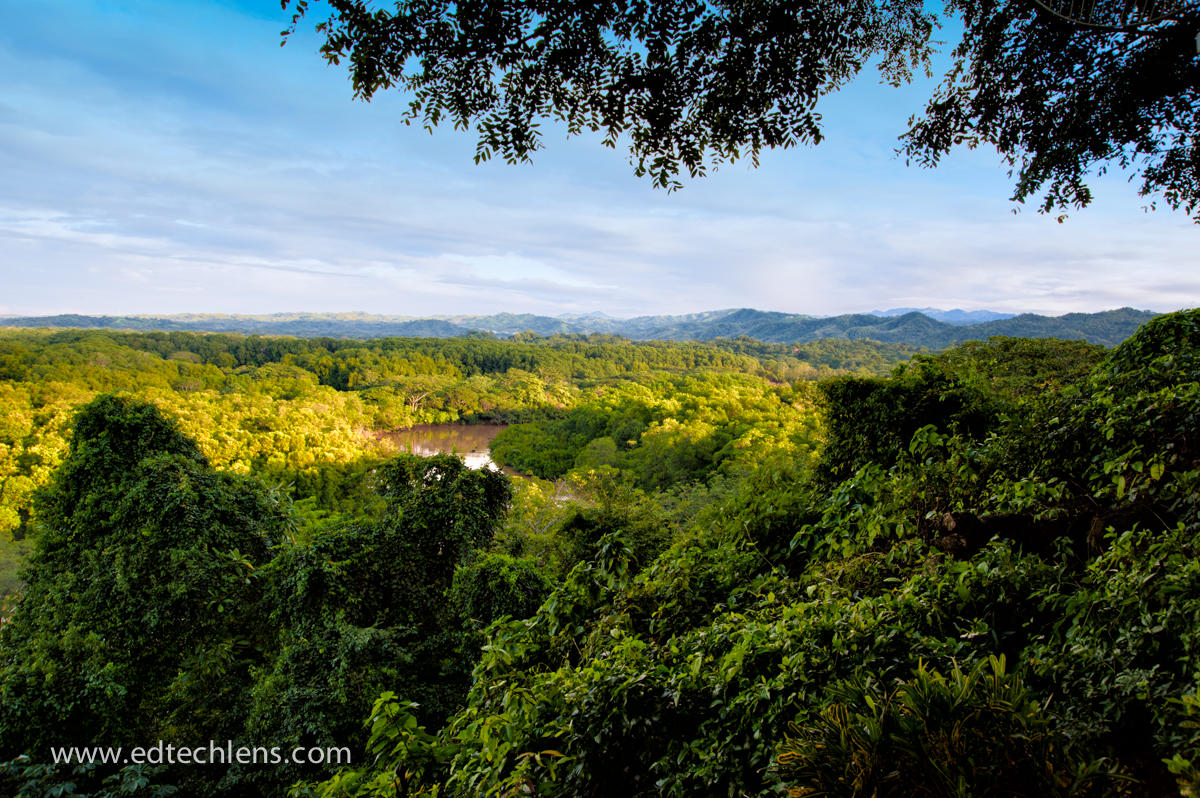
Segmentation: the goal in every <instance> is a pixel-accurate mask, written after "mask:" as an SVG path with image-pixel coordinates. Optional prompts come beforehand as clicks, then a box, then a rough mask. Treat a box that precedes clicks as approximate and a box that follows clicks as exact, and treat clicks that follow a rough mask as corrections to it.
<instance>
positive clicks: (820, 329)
mask: <svg viewBox="0 0 1200 798" xmlns="http://www.w3.org/2000/svg"><path fill="white" fill-rule="evenodd" d="M1155 315H1157V314H1156V313H1154V312H1152V311H1148V310H1134V309H1133V308H1120V309H1118V310H1106V311H1102V312H1099V313H1068V314H1066V315H1064V316H1039V315H1036V314H1032V313H1024V314H1020V315H1015V316H1011V315H1007V314H1002V313H997V312H994V311H986V310H984V311H962V310H950V311H944V310H938V309H935V308H924V309H922V310H920V311H918V310H913V309H910V308H897V309H893V310H887V311H873V312H872V313H851V314H844V315H841V316H807V315H802V314H794V313H779V312H771V311H762V310H752V309H749V308H739V309H727V310H712V311H705V312H703V313H692V314H687V315H681V316H638V317H635V318H631V319H617V318H613V317H610V316H607V315H605V314H603V313H587V314H563V315H560V316H537V315H532V314H527V313H521V314H514V313H497V314H494V315H490V316H433V317H426V318H414V317H411V316H379V315H371V314H366V313H274V314H269V315H256V316H237V315H222V314H177V315H170V316H82V315H74V314H66V315H57V316H25V317H17V316H6V317H0V324H3V325H6V326H14V327H74V328H106V329H129V330H158V331H172V330H185V331H190V332H238V333H245V334H259V335H295V336H300V337H316V336H330V337H339V338H381V337H389V336H404V337H430V338H451V337H456V336H464V335H480V334H492V335H496V336H501V337H507V336H511V335H515V334H517V333H521V332H526V331H532V332H534V333H537V334H538V335H555V334H560V333H561V334H588V333H607V334H611V335H619V336H623V337H625V338H630V339H633V340H676V341H687V340H694V341H708V340H712V339H714V338H738V337H740V336H748V337H750V338H755V339H757V340H760V341H766V342H770V343H792V342H797V343H800V342H805V341H814V340H819V339H822V338H870V339H874V340H876V341H883V342H885V343H907V344H914V345H917V346H926V347H930V348H935V349H936V348H941V347H945V346H950V345H951V344H954V343H957V342H959V341H969V340H984V339H987V338H990V337H992V336H996V335H1005V336H1026V337H1033V338H1067V339H1085V340H1088V341H1091V342H1093V343H1098V344H1104V345H1106V346H1113V345H1115V344H1117V343H1119V342H1121V341H1123V340H1124V339H1125V338H1127V337H1129V335H1131V334H1132V333H1133V331H1134V330H1135V329H1137V327H1138V326H1139V325H1141V324H1143V323H1144V322H1146V321H1148V320H1149V319H1151V318H1153V317H1154V316H1155Z"/></svg>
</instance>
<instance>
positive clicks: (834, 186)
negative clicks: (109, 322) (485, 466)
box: [0, 0, 1200, 315]
mask: <svg viewBox="0 0 1200 798" xmlns="http://www.w3.org/2000/svg"><path fill="white" fill-rule="evenodd" d="M11 11H12V13H11V19H9V20H8V21H7V22H8V24H7V26H6V32H3V33H0V71H3V73H4V74H5V75H6V76H7V75H13V76H18V77H14V79H12V80H7V79H6V81H5V83H4V84H3V85H0V173H2V174H4V175H5V179H4V180H3V181H0V253H3V254H0V280H2V288H3V291H2V293H3V301H4V303H5V306H6V307H7V309H8V312H17V313H48V312H57V311H75V312H93V313H102V312H122V313H128V312H178V311H188V310H192V311H224V312H270V311H281V310H366V311H371V312H383V313H401V314H433V313H460V312H495V311H500V310H511V311H517V312H520V311H534V312H561V311H564V310H571V311H589V310H603V311H606V312H609V313H612V314H615V315H625V314H636V313H658V312H671V313H683V312H692V311H697V310H702V309H708V308H715V307H732V306H752V307H760V308H764V309H772V310H785V311H791V312H806V313H813V314H820V313H838V312H846V311H852V310H866V309H869V308H875V307H880V308H882V307H892V306H905V305H916V306H927V305H934V306H943V307H963V308H980V307H991V308H995V309H1007V310H1035V311H1042V312H1054V313H1061V312H1066V311H1071V310H1097V309H1101V308H1106V307H1113V306H1117V305H1135V306H1139V307H1153V308H1156V309H1170V308H1174V307H1181V306H1184V305H1197V304H1200V280H1197V279H1196V278H1194V277H1193V274H1194V273H1195V272H1196V271H1197V270H1196V266H1197V258H1196V256H1195V254H1194V252H1195V247H1194V245H1193V243H1192V242H1193V241H1194V240H1195V237H1196V228H1195V226H1194V225H1191V224H1190V223H1189V222H1188V221H1187V220H1186V219H1184V218H1182V217H1181V216H1179V215H1171V214H1168V213H1161V214H1157V215H1155V214H1152V215H1143V214H1141V213H1140V212H1139V211H1138V210H1137V208H1138V202H1137V200H1136V199H1134V198H1132V197H1130V196H1128V194H1129V191H1130V189H1129V187H1128V185H1126V184H1125V183H1124V181H1122V180H1120V179H1115V180H1106V181H1102V183H1101V185H1100V190H1099V192H1098V195H1099V196H1100V198H1101V199H1100V200H1099V201H1098V203H1097V207H1096V208H1095V209H1090V210H1088V211H1084V212H1080V213H1078V214H1075V215H1074V216H1073V218H1072V219H1071V220H1070V221H1069V222H1068V223H1067V224H1065V225H1058V224H1055V223H1054V222H1053V220H1051V219H1049V218H1047V217H1044V216H1039V215H1037V214H1036V213H1030V212H1025V213H1022V214H1019V215H1016V216H1014V215H1012V214H1010V213H1009V212H1008V210H1009V208H1008V205H1007V203H1006V201H1005V199H1004V198H1005V197H1006V196H1007V194H1008V192H1009V186H1008V183H1007V178H1006V177H1005V176H1004V174H1003V173H1002V172H1001V171H1000V170H998V169H997V168H996V163H995V160H996V159H995V158H994V156H988V155H986V154H985V153H979V152H976V153H965V154H963V155H962V156H961V157H955V158H951V159H950V163H949V164H947V166H945V167H943V168H942V169H939V170H935V171H920V170H915V169H907V168H905V167H904V165H903V164H901V163H899V162H898V161H896V160H895V159H894V158H892V157H891V152H890V142H891V140H892V137H894V135H895V134H896V132H898V131H897V127H898V125H897V123H896V121H895V120H902V119H903V118H904V117H905V116H906V115H907V113H908V112H909V111H911V110H914V109H913V108H912V107H911V103H912V96H913V90H909V91H908V92H907V93H903V94H901V95H890V94H886V93H883V92H881V91H880V90H877V89H874V88H872V87H869V86H868V87H865V88H862V89H861V90H860V88H859V87H856V88H855V89H854V90H853V91H858V92H860V93H859V94H854V93H853V92H852V93H850V94H847V95H845V96H844V97H840V98H838V99H837V101H836V102H835V103H834V104H832V105H831V106H830V116H829V118H830V120H831V121H830V125H829V129H828V130H827V132H828V133H829V136H830V138H829V141H828V143H827V144H824V145H822V146H821V147H819V148H816V149H812V150H797V151H788V152H782V153H769V154H768V155H767V156H766V157H765V158H764V163H763V166H762V168H761V169H760V170H758V171H751V170H748V169H747V168H745V167H744V166H743V165H734V166H727V167H725V168H723V169H722V170H721V171H720V172H718V173H717V174H716V175H714V176H712V177H710V178H708V179H707V180H705V181H700V182H696V183H693V184H692V185H690V186H689V187H688V188H686V189H685V190H684V191H682V192H679V193H676V194H673V195H665V194H663V193H661V192H655V191H653V190H652V189H651V188H650V187H649V186H648V185H647V184H646V183H645V182H641V181H638V180H636V179H635V178H633V177H632V176H631V175H630V173H629V168H628V165H627V164H626V163H625V161H624V158H623V157H622V156H621V155H620V154H619V153H612V152H610V151H608V150H603V149H602V148H599V147H598V146H596V145H595V142H593V141H587V140H572V141H557V140H554V141H548V142H547V143H548V146H549V149H548V150H546V151H545V152H542V153H539V154H538V155H537V157H536V159H535V164H534V165H533V166H532V167H530V166H521V167H509V166H506V165H504V164H498V163H489V164H485V165H483V166H480V167H476V166H473V165H472V164H471V162H470V156H471V153H472V152H473V143H472V141H471V139H470V137H469V136H465V135H463V134H459V133H455V132H453V131H440V132H439V133H438V134H437V135H436V136H433V137H430V136H428V135H426V134H424V133H423V132H421V131H420V130H418V129H415V128H406V127H404V126H403V125H402V124H401V123H400V111H401V109H402V104H403V103H402V100H401V99H400V98H397V97H388V98H383V99H381V100H380V101H379V102H376V103H372V104H371V105H363V104H355V103H352V102H351V100H350V99H349V89H348V86H347V85H346V82H345V78H344V76H343V75H342V74H341V73H339V72H337V71H336V70H330V69H326V68H325V67H323V65H322V64H321V63H320V61H319V59H318V58H317V56H316V55H315V53H314V52H313V50H314V48H315V43H314V40H313V39H312V38H311V37H308V38H306V37H305V35H303V34H301V35H299V36H298V38H297V39H296V40H295V41H293V42H291V43H289V45H288V46H287V47H285V48H283V49H282V50H281V49H280V48H278V47H277V46H275V45H276V43H277V38H276V37H277V33H278V30H279V28H280V27H281V25H280V21H281V20H280V19H272V17H271V16H270V15H269V14H268V13H267V12H266V11H259V12H256V13H255V14H254V15H246V14H241V13H238V12H237V11H236V10H235V9H233V8H230V7H229V6H228V5H220V4H209V3H203V2H201V3H190V4H158V3H148V2H145V3H143V2H130V3H127V4H122V6H121V7H120V8H119V9H118V8H116V7H113V6H109V5H107V4H98V3H97V4H93V3H89V2H83V3H72V4H70V7H69V8H68V6H67V5H66V4H64V3H63V2H61V0H50V1H49V2H47V3H45V4H41V3H39V4H27V5H23V6H17V7H15V8H14V9H12V10H11ZM68 12H70V13H68ZM18 67H20V68H19V69H18ZM893 97H895V98H897V99H889V98H893ZM856 98H857V99H856ZM889 103H893V104H894V106H895V107H892V106H890V105H889ZM906 104H907V105H906ZM856 109H857V111H858V114H859V117H858V118H856V117H855V113H856ZM893 117H894V120H893ZM884 120H891V121H886V122H885V121H884Z"/></svg>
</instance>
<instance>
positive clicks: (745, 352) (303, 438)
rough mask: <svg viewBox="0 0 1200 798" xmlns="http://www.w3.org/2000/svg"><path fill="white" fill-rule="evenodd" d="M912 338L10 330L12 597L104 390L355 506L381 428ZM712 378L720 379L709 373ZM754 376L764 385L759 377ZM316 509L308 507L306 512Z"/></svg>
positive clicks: (4, 427) (317, 504) (803, 364)
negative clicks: (44, 502) (672, 339)
mask: <svg viewBox="0 0 1200 798" xmlns="http://www.w3.org/2000/svg"><path fill="white" fill-rule="evenodd" d="M907 352H908V350H905V349H902V348H897V347H891V346H884V345H881V344H876V343H873V342H866V341H856V342H846V341H831V342H828V343H825V344H807V345H804V346H803V348H802V349H798V350H797V351H792V349H791V348H788V347H783V346H772V345H764V344H757V343H751V342H727V343H726V344H725V345H721V346H709V345H700V344H668V343H647V344H633V343H630V342H629V341H626V340H623V339H619V338H612V337H611V336H593V337H592V338H589V339H585V338H579V337H568V336H556V337H552V338H537V337H536V336H534V337H527V339H525V340H520V341H497V340H490V339H481V338H467V339H445V340H439V339H378V340H372V341H355V340H347V339H333V338H316V339H300V338H263V337H257V336H243V335H228V334H220V335H198V334H194V333H186V332H173V333H128V332H95V331H75V330H62V331H19V330H10V331H3V332H0V596H3V595H4V594H6V593H8V592H9V591H10V590H11V589H12V588H13V587H14V586H15V584H16V581H15V570H16V564H17V561H18V559H19V557H20V554H21V552H23V551H25V550H27V549H28V547H29V543H28V542H27V541H25V540H24V538H25V537H26V534H27V532H28V531H29V529H30V524H31V512H32V509H31V508H32V504H31V499H32V496H33V494H34V492H35V491H36V490H37V489H38V488H39V487H42V486H45V485H46V484H48V482H49V479H50V475H51V473H52V472H53V471H54V469H55V468H57V467H58V465H59V464H60V463H61V462H62V459H63V458H64V456H65V455H66V453H67V440H68V438H69V435H70V429H69V428H70V419H71V417H72V413H73V412H74V410H75V408H77V407H78V406H80V405H81V404H83V403H84V402H86V401H88V400H89V399H91V398H93V397H94V396H96V395H97V394H98V393H100V392H104V391H127V392H130V393H133V394H136V395H138V396H141V397H143V398H146V399H149V400H151V401H153V402H154V403H155V404H156V405H157V406H159V407H160V408H162V409H164V410H166V411H167V412H169V413H170V414H171V415H173V416H174V417H176V418H177V419H178V420H179V423H180V428H181V429H182V430H183V431H184V432H185V433H186V434H187V435H188V436H189V437H191V438H192V439H193V440H194V441H196V443H197V444H199V446H200V450H201V452H203V454H204V456H205V457H206V458H207V459H208V460H209V462H211V463H212V465H213V466H214V467H216V468H218V469H221V470H227V471H232V472H235V473H239V474H249V473H251V472H253V473H254V474H255V475H256V476H258V477H259V478H260V480H261V481H264V482H265V483H266V484H268V485H269V486H272V487H274V488H276V491H277V492H278V493H280V494H281V498H283V499H284V500H287V499H290V498H294V499H295V500H296V501H298V502H300V503H301V504H300V509H301V510H302V511H306V512H307V513H308V514H313V513H317V514H320V513H329V512H336V511H340V510H348V509H350V508H352V507H356V506H358V505H359V504H360V503H361V502H362V501H364V500H366V499H367V498H369V497H366V496H365V494H364V493H363V490H362V484H363V477H364V475H365V474H366V473H367V472H368V471H369V470H370V468H372V467H373V465H374V464H375V463H376V462H378V460H379V458H380V457H381V456H383V455H384V453H385V452H384V449H383V447H382V445H381V443H380V442H379V441H377V440H376V439H374V438H373V437H372V436H371V435H370V434H369V433H370V432H371V431H375V430H389V429H398V428H404V427H408V426H411V425H413V424H422V423H446V422H455V421H480V420H498V421H514V420H522V419H524V418H529V417H532V416H531V414H532V413H534V411H539V412H540V411H544V410H546V409H551V408H558V409H565V408H568V407H570V406H573V405H574V404H575V403H576V402H578V401H580V400H581V398H583V397H586V396H588V395H591V394H589V393H588V391H593V390H603V389H604V385H606V384H610V383H613V382H615V383H616V384H617V387H616V388H614V390H621V389H622V386H623V385H624V384H627V383H629V382H631V381H632V382H642V383H653V384H654V385H655V390H656V391H659V392H662V391H674V390H677V388H676V386H673V385H671V384H669V383H667V382H664V381H663V380H664V379H665V376H666V375H670V374H695V373H697V372H704V373H707V372H713V373H741V374H746V375H752V377H753V378H748V379H747V381H746V383H745V384H746V385H750V386H756V385H763V386H765V384H766V383H765V381H766V380H770V381H773V382H782V381H789V382H790V381H793V380H797V379H806V380H811V379H816V378H818V377H822V376H829V375H831V374H837V373H845V372H847V371H850V370H854V371H856V372H858V371H868V372H872V373H884V372H886V370H887V369H889V368H890V367H891V366H893V365H895V363H897V362H899V361H900V360H902V359H904V358H906V357H907ZM698 379H700V380H701V381H703V380H705V379H710V378H709V377H705V376H700V377H699V378H698ZM756 390H757V389H756ZM302 514H303V513H302Z"/></svg>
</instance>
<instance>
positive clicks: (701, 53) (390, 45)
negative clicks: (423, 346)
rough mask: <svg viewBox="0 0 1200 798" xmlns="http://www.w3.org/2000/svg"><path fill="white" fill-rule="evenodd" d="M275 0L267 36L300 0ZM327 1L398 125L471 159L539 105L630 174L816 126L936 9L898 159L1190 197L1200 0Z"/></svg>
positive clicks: (1078, 194)
mask: <svg viewBox="0 0 1200 798" xmlns="http://www.w3.org/2000/svg"><path fill="white" fill-rule="evenodd" d="M281 2H282V5H283V7H284V8H288V7H291V8H292V9H293V10H294V17H293V20H292V26H291V28H289V30H287V31H285V32H284V35H285V37H286V36H287V35H289V34H290V33H291V32H293V31H294V30H295V26H296V25H297V24H298V23H299V21H300V19H301V17H303V16H304V15H305V14H306V13H307V12H308V5H309V3H308V0H281ZM326 2H327V5H328V6H329V15H328V16H327V17H326V18H324V19H323V20H321V21H320V22H318V23H317V26H316V27H317V30H318V32H319V33H321V34H322V35H324V36H325V42H324V44H323V45H322V47H321V53H322V55H323V57H324V58H325V59H326V60H327V61H329V62H330V63H332V64H335V65H336V64H341V63H342V62H343V61H346V62H347V63H348V66H349V70H350V74H351V79H352V82H353V86H354V95H355V96H356V97H357V98H359V99H363V100H369V99H371V98H372V97H373V96H374V95H375V94H376V93H377V92H379V91H381V90H388V89H392V88H396V89H399V90H401V91H403V92H406V93H407V94H408V96H409V98H410V105H409V111H408V113H409V121H417V122H420V123H422V124H424V125H425V127H426V128H428V129H430V130H432V129H433V128H434V127H436V126H438V125H439V124H440V123H442V122H444V121H449V122H450V123H452V124H453V125H454V126H455V127H456V128H460V129H470V128H474V130H475V131H476V133H477V134H478V136H479V138H478V143H477V148H476V155H475V159H476V161H482V160H487V159H489V158H491V157H492V156H493V155H499V156H501V157H503V158H504V159H505V160H507V161H510V162H517V161H524V160H528V159H529V158H530V156H531V153H533V152H534V151H535V150H537V149H539V148H540V147H541V127H540V124H541V123H542V121H544V120H555V121H558V122H559V123H562V124H565V126H566V128H567V130H568V131H569V132H570V133H572V134H579V133H582V132H584V131H590V132H593V133H599V134H602V136H603V143H604V144H605V145H606V146H609V147H616V146H618V142H619V141H627V142H628V146H629V150H630V159H631V163H632V164H633V166H634V171H635V173H636V174H637V175H639V176H643V175H648V176H650V178H651V179H652V180H653V181H654V182H655V183H656V184H657V185H659V186H662V187H665V188H667V189H673V188H678V187H680V186H681V183H680V180H679V178H680V176H681V175H682V174H684V173H686V174H688V175H690V176H692V177H698V176H702V175H704V174H705V173H706V172H707V170H708V169H709V168H711V167H715V166H716V165H718V164H720V163H724V162H730V161H734V160H737V159H739V158H742V157H748V158H750V160H751V161H752V162H754V163H755V164H757V159H758V156H759V154H760V153H761V151H762V150H763V149H764V148H787V147H791V146H794V145H796V144H801V143H804V144H816V143H819V142H820V141H821V139H822V131H821V117H820V114H819V113H818V111H817V110H816V105H817V101H818V100H819V98H820V97H822V96H823V95H826V94H829V93H830V92H833V91H836V90H837V89H839V88H841V87H842V86H844V85H845V84H847V83H848V82H849V81H850V80H851V79H853V78H854V77H855V76H856V75H858V74H859V73H860V72H861V71H863V69H864V68H865V67H866V66H867V65H868V64H871V65H874V66H875V67H876V68H877V69H878V71H879V73H880V75H881V77H882V79H883V80H884V81H886V82H888V83H891V84H893V85H896V84H899V83H901V82H905V81H908V80H910V79H911V78H912V76H913V73H914V71H916V70H920V71H924V72H926V73H927V74H931V73H930V68H931V55H932V53H933V51H934V47H935V46H936V44H937V43H936V42H935V40H934V32H935V30H936V29H937V28H938V27H940V25H941V23H942V22H943V21H949V20H955V21H956V22H955V24H956V25H957V22H961V24H962V28H963V35H962V38H961V40H960V41H959V43H958V45H957V46H956V47H955V48H954V49H953V51H952V55H953V64H952V66H951V68H950V70H949V72H948V73H947V74H946V76H945V77H944V79H943V82H942V83H941V85H940V87H939V88H938V89H937V90H936V91H935V93H934V96H933V97H932V98H931V99H930V101H929V104H928V107H927V109H926V112H925V114H924V116H923V117H921V118H919V119H918V118H914V119H912V120H909V124H910V128H909V130H908V131H907V132H906V133H905V134H904V135H903V136H902V137H901V138H902V142H901V146H900V151H901V152H902V153H903V154H905V155H906V156H907V157H908V158H909V159H910V160H915V161H916V162H918V163H920V164H924V165H930V166H931V165H935V164H937V163H938V161H939V160H940V159H941V157H942V156H943V155H945V154H946V153H947V152H948V151H949V150H950V149H951V148H952V147H954V146H955V145H958V144H966V145H968V146H978V145H981V144H990V145H993V146H995V147H996V148H997V149H998V151H999V152H1000V153H1001V155H1002V156H1003V157H1004V158H1005V159H1007V161H1008V162H1009V163H1010V165H1011V166H1012V173H1013V174H1014V175H1015V177H1016V188H1015V191H1014V194H1013V199H1014V200H1016V201H1018V202H1024V201H1025V200H1026V199H1028V198H1030V197H1033V196H1036V195H1038V194H1043V198H1042V201H1041V209H1042V210H1044V211H1049V210H1053V209H1055V208H1066V207H1071V206H1077V207H1082V206H1084V205H1087V204H1088V202H1090V200H1091V193H1090V191H1089V189H1088V187H1087V185H1086V183H1085V179H1086V178H1087V177H1088V176H1090V175H1093V174H1102V173H1103V172H1104V170H1105V169H1106V168H1108V167H1109V166H1110V165H1112V164H1116V165H1118V166H1121V167H1128V168H1133V169H1136V170H1138V171H1139V172H1140V175H1141V177H1142V181H1143V182H1142V186H1141V193H1142V194H1143V195H1147V196H1148V195H1161V197H1162V198H1163V199H1164V200H1165V201H1166V202H1167V204H1168V205H1170V206H1171V207H1173V208H1177V209H1178V208H1182V209H1184V210H1185V211H1186V212H1188V213H1190V214H1193V215H1195V214H1196V211H1197V205H1198V201H1200V142H1198V141H1197V135H1196V130H1197V116H1196V114H1197V108H1200V94H1198V93H1197V86H1200V57H1197V52H1196V47H1195V46H1194V45H1193V42H1192V39H1193V37H1194V36H1195V35H1196V32H1197V31H1198V30H1200V8H1198V7H1197V6H1196V5H1195V4H1191V3H1185V2H1183V0H1160V2H1158V3H1157V4H1155V3H1146V2H1135V3H1127V2H1124V1H1122V2H1116V1H1115V0H1112V2H1106V0H1100V1H1099V2H1093V3H1084V4H1083V5H1084V6H1087V7H1088V9H1089V15H1088V17H1086V18H1083V19H1069V18H1067V16H1064V15H1063V14H1061V13H1058V12H1056V10H1055V8H1056V6H1055V3H1054V2H1053V0H1047V2H1042V1H1041V0H950V1H949V2H947V3H945V4H944V6H943V7H942V8H941V9H940V10H937V9H931V8H930V7H929V6H928V5H927V4H925V3H923V2H920V0H853V2H831V1H830V0H819V1H818V2H804V3H800V2H793V1H791V0H789V1H788V2H777V1H776V0H724V1H723V2H702V0H655V2H650V0H610V1H609V2H603V3H591V2H587V3H583V2H574V1H572V2H546V1H545V0H488V2H481V1H480V0H468V2H450V0H422V1H421V2H398V3H396V4H395V6H394V8H392V9H391V10H388V9H386V8H382V7H381V8H375V7H373V4H371V3H368V2H367V0H326ZM1150 6H1155V9H1154V11H1153V13H1151V10H1150V8H1149V7H1150ZM1196 218H1197V220H1198V221H1200V215H1197V216H1196Z"/></svg>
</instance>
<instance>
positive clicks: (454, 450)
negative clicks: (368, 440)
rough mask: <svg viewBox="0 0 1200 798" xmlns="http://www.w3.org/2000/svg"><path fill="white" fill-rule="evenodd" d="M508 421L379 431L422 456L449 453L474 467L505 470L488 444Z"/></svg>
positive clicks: (398, 447)
mask: <svg viewBox="0 0 1200 798" xmlns="http://www.w3.org/2000/svg"><path fill="white" fill-rule="evenodd" d="M507 426H508V425H507V424H418V425H416V426H415V427H409V428H408V429H402V430H396V431H395V432H379V433H376V435H377V436H378V437H379V439H380V440H383V441H389V442H391V443H392V444H393V445H394V446H395V447H396V451H398V452H412V453H413V454H419V455H421V456H422V457H428V456H429V455H432V454H438V453H441V452H448V453H451V454H457V455H458V456H459V457H461V458H463V460H465V461H466V463H467V465H468V466H469V467H471V468H492V469H495V470H503V471H505V472H507V473H510V474H513V475H516V472H514V471H511V470H509V469H501V468H500V467H499V466H497V465H496V464H495V463H494V462H492V457H491V454H490V453H489V452H488V444H490V443H491V442H492V438H495V437H496V436H497V435H498V434H499V433H500V430H502V429H504V428H505V427H507Z"/></svg>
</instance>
